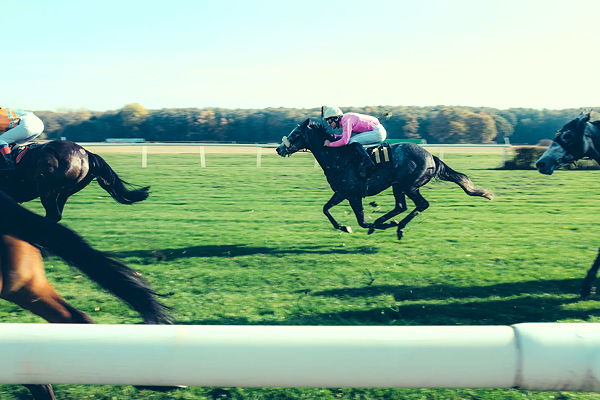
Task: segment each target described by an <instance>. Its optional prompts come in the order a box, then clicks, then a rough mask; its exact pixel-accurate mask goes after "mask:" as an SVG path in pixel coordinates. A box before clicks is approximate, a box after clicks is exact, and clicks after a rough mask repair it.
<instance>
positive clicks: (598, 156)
mask: <svg viewBox="0 0 600 400" xmlns="http://www.w3.org/2000/svg"><path fill="white" fill-rule="evenodd" d="M585 123H586V124H588V123H589V122H588V121H585ZM592 125H593V124H592ZM570 132H572V133H573V135H576V134H577V135H581V139H582V149H581V150H580V151H579V152H578V154H573V152H572V151H571V150H569V149H568V146H569V144H568V143H567V142H565V141H564V140H563V138H562V135H561V133H563V132H561V131H560V130H559V131H557V135H556V137H555V138H554V142H555V143H557V144H558V145H559V146H560V147H562V149H563V150H564V152H565V153H566V154H568V155H570V156H571V157H573V158H574V159H576V160H578V159H580V158H583V157H585V154H586V151H585V143H584V142H583V141H584V140H585V138H588V139H589V141H590V145H589V150H588V152H591V153H592V156H591V158H593V159H594V160H596V161H598V162H599V163H600V161H599V160H600V153H599V152H598V150H596V148H595V147H594V138H593V136H592V135H591V134H589V133H587V129H585V126H584V129H583V132H582V133H581V134H580V133H575V132H574V131H573V130H570Z"/></svg>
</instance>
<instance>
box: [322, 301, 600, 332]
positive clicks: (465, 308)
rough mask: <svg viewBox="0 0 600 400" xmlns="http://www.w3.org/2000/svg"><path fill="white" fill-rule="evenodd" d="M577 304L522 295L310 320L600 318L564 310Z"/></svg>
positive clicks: (477, 322)
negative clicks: (570, 305)
mask: <svg viewBox="0 0 600 400" xmlns="http://www.w3.org/2000/svg"><path fill="white" fill-rule="evenodd" d="M577 301H578V299H564V298H556V297H549V296H540V297H536V296H524V297H519V298H513V299H502V300H487V301H470V302H453V303H450V304H431V303H417V304H415V303H412V304H406V305H397V306H395V307H391V308H375V309H371V310H360V311H343V312H339V313H333V314H331V313H328V314H321V315H314V316H313V318H315V319H317V320H328V321H329V323H330V324H332V325H339V324H345V323H349V324H356V323H360V324H361V325H363V324H364V325H368V324H373V325H457V324H458V325H496V324H500V325H511V324H517V323H522V322H555V321H559V320H565V319H578V320H587V319H588V318H590V317H592V316H600V310H598V309H593V310H589V309H574V308H565V306H566V305H569V304H574V303H576V302H577Z"/></svg>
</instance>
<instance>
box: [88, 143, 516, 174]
mask: <svg viewBox="0 0 600 400" xmlns="http://www.w3.org/2000/svg"><path fill="white" fill-rule="evenodd" d="M80 144H81V145H82V146H84V147H96V146H110V147H134V148H140V151H141V160H142V168H147V167H148V154H149V147H150V148H151V147H155V146H163V147H177V146H186V147H190V146H191V147H195V148H197V152H198V154H199V157H200V168H206V147H213V146H214V147H231V148H236V147H237V148H255V149H256V168H261V167H262V156H263V154H265V151H264V150H263V149H275V148H276V147H277V145H269V144H240V143H235V144H234V143H121V142H106V143H105V142H102V143H80ZM419 146H421V147H424V148H429V150H430V151H433V152H435V153H437V155H438V157H439V158H440V159H442V160H443V159H444V156H445V154H446V153H447V151H445V149H452V150H453V151H456V150H457V149H465V150H466V149H469V148H470V149H479V150H481V149H486V148H487V149H495V150H499V149H502V150H503V151H502V160H503V162H504V161H506V158H507V156H508V154H509V152H510V151H511V147H512V146H511V145H510V144H421V145H419ZM314 166H315V168H317V167H318V164H316V163H315V164H314Z"/></svg>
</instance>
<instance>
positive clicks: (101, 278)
mask: <svg viewBox="0 0 600 400" xmlns="http://www.w3.org/2000/svg"><path fill="white" fill-rule="evenodd" d="M0 208H1V209H2V210H3V211H4V213H3V214H4V215H3V217H2V224H0V234H8V235H12V236H16V237H18V238H20V239H22V240H25V241H27V242H30V243H34V244H37V245H40V246H43V247H45V248H47V249H48V250H50V251H51V252H53V253H55V254H56V255H58V256H60V257H62V258H63V259H64V260H65V261H67V262H68V263H69V264H71V265H73V266H75V267H76V268H78V269H80V270H81V271H82V272H84V273H85V274H86V275H87V276H89V277H90V279H92V280H93V281H94V282H96V283H98V284H99V285H100V286H101V287H102V288H104V289H106V290H108V291H109V292H111V293H113V294H114V295H115V296H117V297H118V298H119V299H121V300H123V301H124V302H126V303H127V304H129V305H130V306H131V308H133V309H134V310H135V311H137V312H138V313H140V315H141V316H142V318H143V319H144V321H145V322H146V323H149V324H169V323H171V317H170V316H169V312H168V310H169V308H168V307H167V306H165V305H163V304H161V303H160V302H159V301H158V300H157V299H156V296H157V293H156V292H154V291H153V290H152V289H151V288H150V285H149V283H148V282H147V281H146V280H145V279H144V278H143V277H142V276H141V275H140V274H139V273H137V272H136V271H134V270H132V269H131V268H129V267H128V266H126V265H125V264H123V263H121V262H119V261H117V260H115V259H113V258H111V257H108V256H107V255H106V254H105V253H103V252H101V251H98V250H96V249H94V248H93V247H91V246H90V245H89V244H88V243H87V242H86V241H85V240H84V239H83V238H82V237H81V236H79V235H78V234H77V233H75V232H73V231H72V230H70V229H68V228H66V227H64V226H62V225H60V224H57V223H55V222H52V221H50V220H48V219H46V218H43V217H41V216H39V215H37V214H34V213H32V212H30V211H28V210H27V209H25V208H23V207H21V206H19V205H18V204H17V203H15V202H14V201H13V200H12V199H11V198H10V197H8V196H6V195H5V194H4V193H2V192H0Z"/></svg>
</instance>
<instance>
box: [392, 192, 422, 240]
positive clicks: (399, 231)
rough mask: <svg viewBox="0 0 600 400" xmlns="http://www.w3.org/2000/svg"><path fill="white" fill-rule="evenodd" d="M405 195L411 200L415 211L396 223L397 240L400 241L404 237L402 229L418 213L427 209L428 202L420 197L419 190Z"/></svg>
mask: <svg viewBox="0 0 600 400" xmlns="http://www.w3.org/2000/svg"><path fill="white" fill-rule="evenodd" d="M406 195H407V196H408V198H409V199H411V200H412V201H413V202H414V203H415V209H414V210H412V211H411V212H410V214H408V215H407V216H406V217H404V218H403V219H402V221H400V222H399V223H398V229H397V231H396V234H397V236H398V239H402V236H403V235H404V233H403V232H402V229H404V227H405V226H406V225H407V224H408V223H409V222H410V221H412V220H413V218H414V217H416V216H417V215H419V213H421V212H423V211H425V210H427V209H428V208H429V202H428V201H427V200H425V198H424V197H423V196H421V193H420V192H419V189H413V190H411V191H408V192H406Z"/></svg>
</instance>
